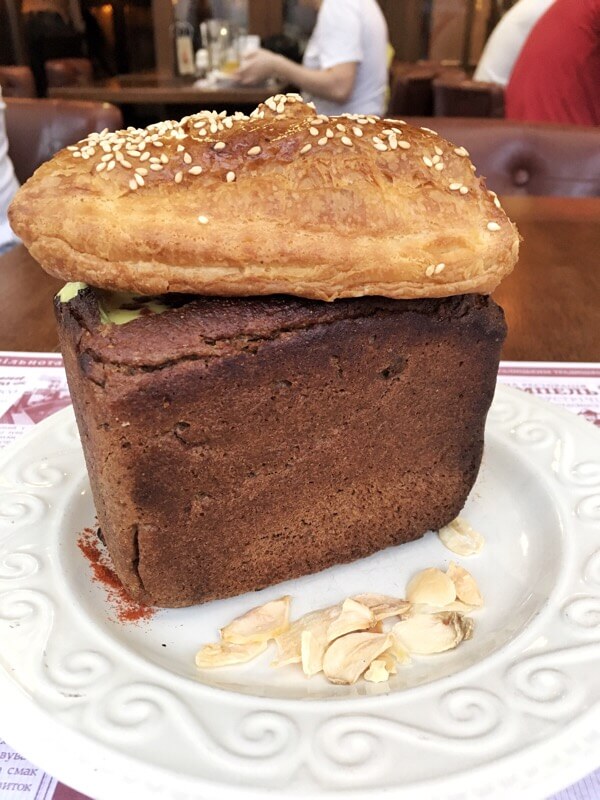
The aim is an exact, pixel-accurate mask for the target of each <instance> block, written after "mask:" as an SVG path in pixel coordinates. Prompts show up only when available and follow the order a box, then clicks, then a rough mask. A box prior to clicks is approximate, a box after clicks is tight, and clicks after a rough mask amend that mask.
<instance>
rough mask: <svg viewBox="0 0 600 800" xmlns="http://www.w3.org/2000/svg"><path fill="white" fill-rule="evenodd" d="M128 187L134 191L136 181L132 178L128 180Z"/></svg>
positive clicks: (136, 186)
mask: <svg viewBox="0 0 600 800" xmlns="http://www.w3.org/2000/svg"><path fill="white" fill-rule="evenodd" d="M129 188H130V189H131V191H132V192H135V190H136V189H137V188H138V185H137V182H136V181H134V180H133V178H132V179H131V180H130V181H129Z"/></svg>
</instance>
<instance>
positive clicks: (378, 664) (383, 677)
mask: <svg viewBox="0 0 600 800" xmlns="http://www.w3.org/2000/svg"><path fill="white" fill-rule="evenodd" d="M389 677H390V673H389V671H388V668H387V665H386V662H385V661H384V660H383V659H379V658H376V659H375V661H371V664H370V666H369V669H368V670H367V671H366V672H365V674H364V675H363V678H364V679H365V680H366V681H370V682H371V683H383V682H384V681H387V680H389Z"/></svg>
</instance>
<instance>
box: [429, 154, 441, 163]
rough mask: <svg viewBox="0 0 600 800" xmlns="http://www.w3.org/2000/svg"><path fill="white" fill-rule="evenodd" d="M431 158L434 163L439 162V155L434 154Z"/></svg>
mask: <svg viewBox="0 0 600 800" xmlns="http://www.w3.org/2000/svg"><path fill="white" fill-rule="evenodd" d="M431 160H432V161H433V163H434V164H439V163H440V157H439V156H434V157H433V158H432V159H431Z"/></svg>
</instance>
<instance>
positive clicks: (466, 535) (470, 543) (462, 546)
mask: <svg viewBox="0 0 600 800" xmlns="http://www.w3.org/2000/svg"><path fill="white" fill-rule="evenodd" d="M438 536H439V537H440V539H441V541H442V543H443V544H444V545H445V546H446V547H447V548H448V550H451V551H452V552H453V553H456V554H457V555H459V556H472V555H475V554H476V553H479V552H480V551H481V549H482V548H483V545H484V544H485V539H484V538H483V536H482V535H481V534H480V533H479V531H476V530H474V529H473V528H472V527H471V526H470V525H469V523H468V522H467V521H466V520H465V519H463V518H462V517H456V519H454V520H452V522H450V523H449V524H448V525H444V527H443V528H440V529H439V531H438Z"/></svg>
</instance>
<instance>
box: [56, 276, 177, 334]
mask: <svg viewBox="0 0 600 800" xmlns="http://www.w3.org/2000/svg"><path fill="white" fill-rule="evenodd" d="M86 287H87V283H80V282H77V283H67V284H65V286H63V288H62V289H61V290H60V292H59V293H58V295H57V297H58V299H59V300H60V301H61V303H68V302H69V301H70V300H72V299H73V298H74V297H76V296H77V295H78V294H79V292H80V291H82V290H83V289H85V288H86ZM96 291H97V293H98V307H99V309H100V319H101V320H102V322H103V323H104V324H105V325H125V324H126V323H128V322H132V321H133V320H134V319H137V318H138V317H142V316H146V315H147V314H162V313H163V312H164V311H167V309H168V308H169V306H168V305H166V304H165V303H163V302H161V301H160V300H159V299H157V298H156V297H143V296H142V295H137V294H134V293H133V292H111V291H109V290H104V289H103V290H99V289H98V290H96Z"/></svg>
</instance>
